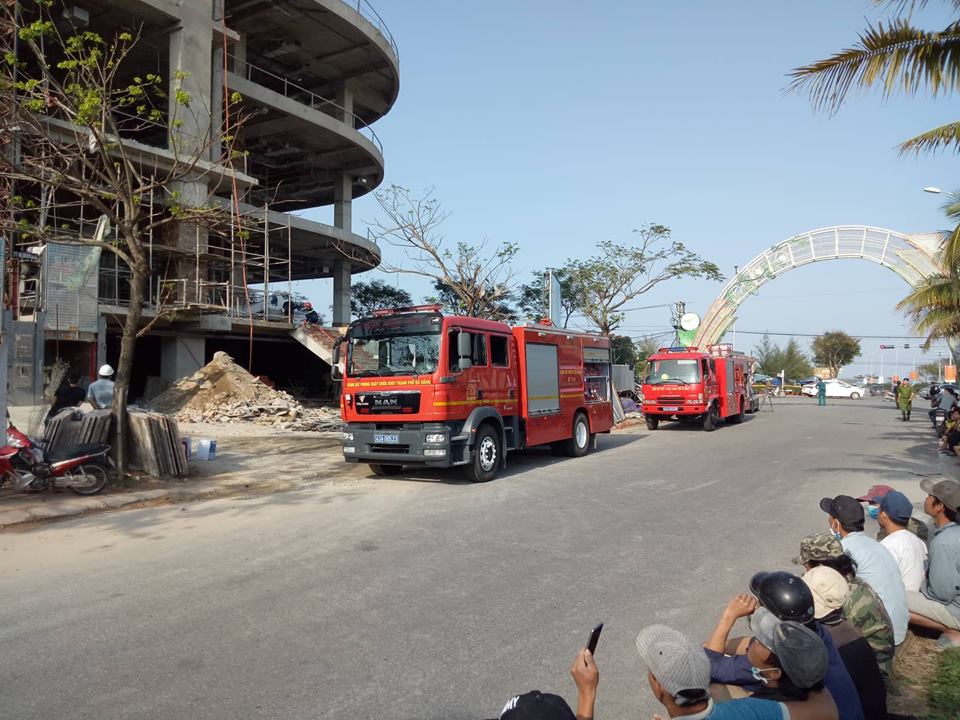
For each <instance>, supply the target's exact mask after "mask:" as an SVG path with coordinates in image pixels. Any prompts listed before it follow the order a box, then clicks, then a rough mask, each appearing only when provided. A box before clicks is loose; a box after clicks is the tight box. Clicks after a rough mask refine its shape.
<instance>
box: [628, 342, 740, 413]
mask: <svg viewBox="0 0 960 720" xmlns="http://www.w3.org/2000/svg"><path fill="white" fill-rule="evenodd" d="M647 362H648V364H649V365H648V370H647V376H646V377H645V378H644V380H643V414H644V417H645V418H646V421H647V427H648V428H649V429H650V430H656V429H657V427H658V426H659V425H660V421H661V420H679V421H681V422H693V421H700V422H702V423H703V429H704V430H707V431H712V430H715V429H716V427H717V423H719V422H720V420H726V421H727V422H730V423H738V422H741V421H742V420H743V416H744V414H746V413H750V412H754V411H755V410H756V409H757V399H756V398H755V397H754V394H753V383H752V381H751V378H752V376H753V371H752V368H753V362H754V361H753V359H752V358H750V357H747V356H746V355H744V354H743V353H737V352H734V350H733V346H731V345H729V344H722V345H710V346H709V347H708V348H707V350H706V352H704V351H702V350H700V349H698V348H695V347H670V348H660V349H659V350H657V352H655V353H654V354H653V355H651V356H650V358H649V359H648V360H647Z"/></svg>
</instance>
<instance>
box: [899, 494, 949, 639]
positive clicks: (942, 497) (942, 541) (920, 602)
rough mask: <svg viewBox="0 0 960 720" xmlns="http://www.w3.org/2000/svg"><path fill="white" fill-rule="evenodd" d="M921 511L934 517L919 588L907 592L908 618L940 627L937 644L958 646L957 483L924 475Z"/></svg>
mask: <svg viewBox="0 0 960 720" xmlns="http://www.w3.org/2000/svg"><path fill="white" fill-rule="evenodd" d="M920 488H921V489H922V490H923V491H924V492H925V493H927V499H926V500H925V501H924V503H923V511H924V512H925V513H927V515H929V516H930V517H932V518H933V524H934V528H935V529H934V531H933V537H932V538H931V539H930V549H929V552H930V560H929V563H928V566H927V576H926V579H925V581H924V583H923V587H922V588H921V590H920V592H911V593H908V594H907V604H908V605H909V607H910V622H911V623H913V624H915V625H919V626H920V627H925V628H928V629H930V630H938V631H940V633H941V635H940V639H939V640H937V644H938V645H940V647H956V646H960V525H957V511H958V509H960V483H956V482H954V481H953V480H941V481H940V482H936V483H935V482H933V480H932V479H931V478H924V479H923V480H922V481H921V482H920Z"/></svg>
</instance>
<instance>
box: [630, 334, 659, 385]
mask: <svg viewBox="0 0 960 720" xmlns="http://www.w3.org/2000/svg"><path fill="white" fill-rule="evenodd" d="M634 345H635V347H636V349H637V363H636V365H634V370H635V372H636V374H637V377H638V378H642V377H646V374H647V368H648V367H649V366H650V363H649V362H647V359H648V358H649V357H650V356H651V355H653V354H654V353H655V352H656V351H657V350H659V349H660V346H661V345H662V343H660V342H657V340H656V338H640V339H639V340H637V341H636V342H635V343H634Z"/></svg>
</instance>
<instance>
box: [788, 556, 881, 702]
mask: <svg viewBox="0 0 960 720" xmlns="http://www.w3.org/2000/svg"><path fill="white" fill-rule="evenodd" d="M803 581H804V582H805V583H806V584H807V587H809V588H810V592H812V593H813V613H814V616H815V617H816V619H817V622H819V623H820V624H821V625H823V627H824V628H826V630H827V632H829V633H830V638H831V639H832V640H833V644H834V645H835V646H836V648H837V652H838V653H840V659H841V660H843V664H844V666H845V667H846V668H847V672H848V673H850V678H851V679H852V680H853V684H854V685H855V686H856V688H857V694H858V695H859V696H860V705H861V706H862V707H863V717H864V718H865V720H886V717H887V688H886V685H884V682H883V675H882V674H881V673H880V666H879V665H877V657H876V655H874V654H873V649H872V648H871V647H870V644H869V643H868V642H867V641H866V640H865V639H864V637H863V635H861V634H860V631H859V630H857V628H856V627H854V625H853V623H851V622H850V621H849V620H847V619H846V618H844V617H843V604H844V603H845V602H846V601H847V598H848V597H849V595H850V586H849V585H848V584H847V581H846V580H845V579H844V578H843V575H841V574H840V573H838V572H837V571H836V570H834V569H832V568H828V567H826V566H825V565H821V566H819V567H815V568H812V569H810V570H807V572H805V573H804V575H803Z"/></svg>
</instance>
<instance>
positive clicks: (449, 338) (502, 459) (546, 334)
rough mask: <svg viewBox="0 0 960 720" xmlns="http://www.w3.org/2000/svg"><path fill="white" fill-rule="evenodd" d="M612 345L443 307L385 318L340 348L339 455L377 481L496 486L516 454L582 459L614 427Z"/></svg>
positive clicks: (366, 324)
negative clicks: (445, 474) (413, 478)
mask: <svg viewBox="0 0 960 720" xmlns="http://www.w3.org/2000/svg"><path fill="white" fill-rule="evenodd" d="M610 369H611V367H610V341H609V339H608V338H606V337H601V336H599V335H593V334H588V333H581V332H574V331H571V330H561V329H559V328H556V327H554V326H552V325H543V324H537V325H524V326H518V327H510V326H509V325H506V324H504V323H501V322H493V321H489V320H481V319H478V318H469V317H456V316H451V315H444V314H443V313H441V311H440V306H438V305H421V306H417V307H410V308H396V309H392V310H385V311H378V312H377V313H375V314H374V316H373V317H366V318H362V319H360V320H357V321H355V322H354V323H352V324H351V325H350V327H349V328H348V329H347V332H346V335H345V336H344V337H343V338H342V340H341V341H340V342H339V343H338V344H337V346H336V348H335V350H334V377H335V378H337V379H341V380H342V381H343V386H342V388H341V397H340V411H341V414H342V417H343V419H344V420H345V421H346V423H347V427H346V431H345V432H344V440H343V455H344V459H345V460H346V461H347V462H366V463H369V465H370V469H371V470H372V471H373V472H374V474H376V475H393V474H395V473H398V472H400V470H401V468H402V467H403V466H404V465H416V466H428V467H452V466H462V467H463V469H464V470H465V472H466V475H467V477H468V478H469V479H470V480H472V481H474V482H486V481H488V480H492V479H493V478H494V477H495V476H496V474H497V472H498V470H499V469H501V468H503V467H504V466H505V463H506V455H507V453H508V452H512V451H515V450H521V449H523V448H527V447H532V446H534V445H550V446H551V448H552V449H553V450H554V451H555V452H556V453H557V454H560V453H564V454H566V455H570V456H572V457H579V456H581V455H584V454H585V453H587V452H588V451H589V450H590V449H591V448H592V447H593V444H594V438H595V436H596V434H597V433H607V432H609V431H610V428H611V427H612V426H613V407H612V405H611V393H612V386H611V382H610Z"/></svg>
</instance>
